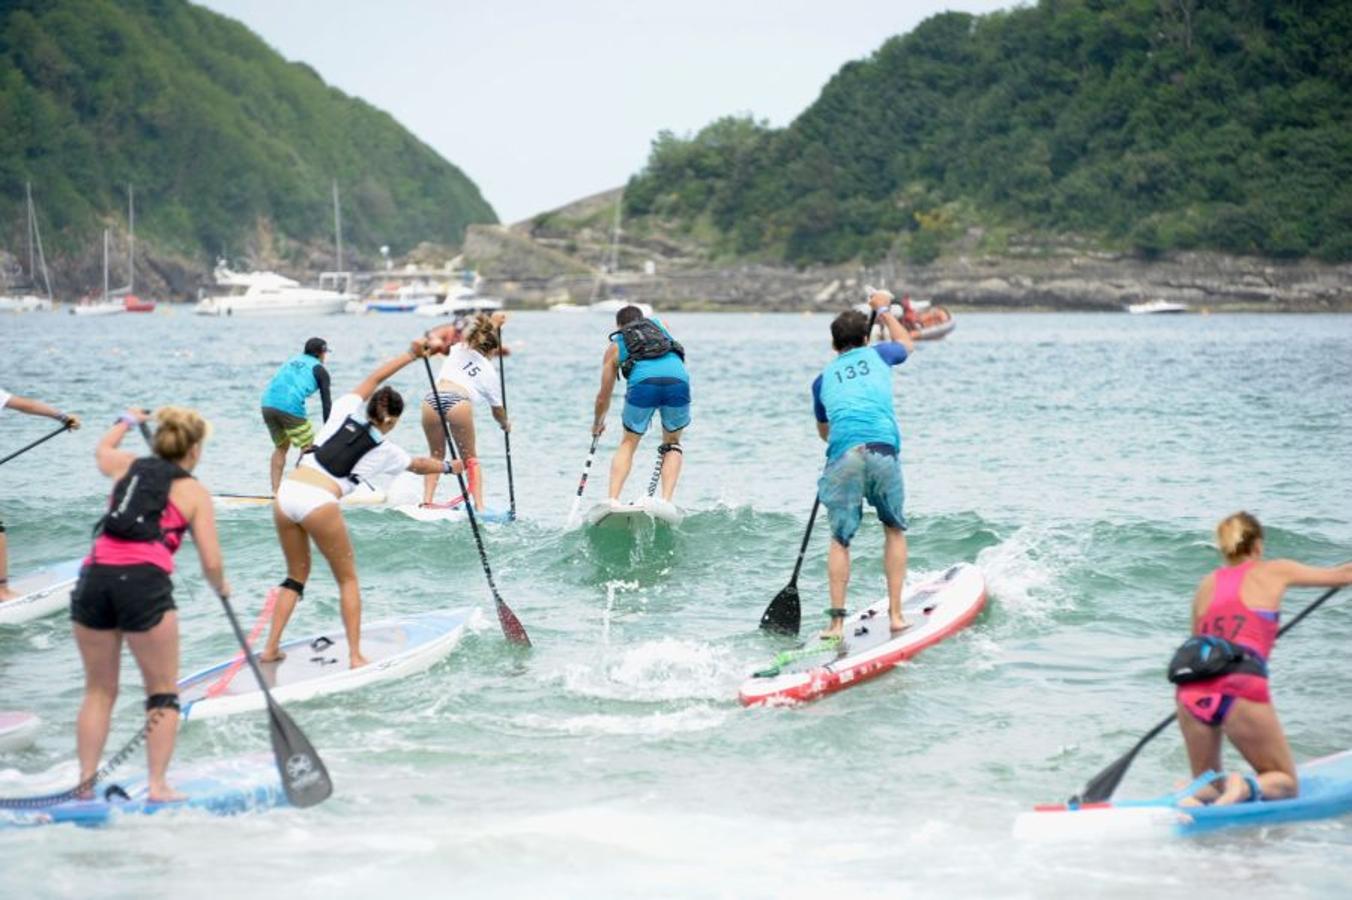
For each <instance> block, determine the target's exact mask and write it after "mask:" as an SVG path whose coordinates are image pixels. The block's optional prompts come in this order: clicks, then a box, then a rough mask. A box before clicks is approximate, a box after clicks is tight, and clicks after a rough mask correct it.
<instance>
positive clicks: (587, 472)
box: [568, 434, 601, 525]
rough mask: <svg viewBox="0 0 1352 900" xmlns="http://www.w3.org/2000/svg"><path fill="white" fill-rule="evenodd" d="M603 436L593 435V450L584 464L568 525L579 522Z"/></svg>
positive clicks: (588, 453) (589, 452) (589, 451)
mask: <svg viewBox="0 0 1352 900" xmlns="http://www.w3.org/2000/svg"><path fill="white" fill-rule="evenodd" d="M600 442H601V435H599V434H594V435H592V442H591V449H590V450H588V451H587V461H586V462H585V463H583V464H582V477H581V478H579V479H578V481H577V496H576V497H574V498H573V508H572V509H571V510H570V511H569V512H568V524H569V525H572V524H573V522H575V521H577V511H578V509H579V508H580V507H581V506H582V492H583V491H585V490H586V489H587V478H588V477H590V476H591V467H592V461H593V460H594V459H596V446H597V444H599V443H600Z"/></svg>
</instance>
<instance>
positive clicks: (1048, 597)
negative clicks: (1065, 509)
mask: <svg viewBox="0 0 1352 900" xmlns="http://www.w3.org/2000/svg"><path fill="white" fill-rule="evenodd" d="M1082 552H1083V551H1082V547H1081V546H1080V542H1079V541H1078V540H1076V539H1075V538H1074V537H1073V536H1071V535H1068V534H1065V533H1056V534H1052V533H1051V530H1050V529H1048V528H1045V527H1042V526H1036V525H1029V526H1025V527H1023V528H1020V529H1018V530H1017V531H1015V532H1014V533H1013V534H1012V535H1010V536H1009V537H1008V538H1006V539H1005V540H1004V541H1001V542H1000V543H999V544H996V545H995V546H994V547H987V548H986V549H984V550H982V551H981V552H980V553H978V554H977V557H976V564H977V566H978V568H980V569H981V573H982V574H983V575H984V576H985V578H986V588H987V590H988V592H989V596H990V598H991V599H993V600H995V601H997V602H999V604H1000V607H1001V609H1003V610H1005V611H1006V612H1009V613H1010V614H1012V615H1015V616H1022V617H1026V618H1031V619H1045V618H1047V617H1049V616H1051V615H1052V614H1053V613H1054V612H1056V611H1057V610H1060V609H1066V608H1069V607H1071V606H1073V605H1074V603H1073V600H1072V598H1071V597H1070V596H1069V595H1068V594H1067V593H1066V592H1065V591H1064V590H1062V588H1061V583H1062V579H1063V576H1064V574H1065V572H1066V570H1067V569H1068V568H1069V567H1070V565H1071V564H1073V563H1074V562H1075V561H1076V560H1078V559H1079V558H1080V557H1081V556H1082Z"/></svg>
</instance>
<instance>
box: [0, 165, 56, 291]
mask: <svg viewBox="0 0 1352 900" xmlns="http://www.w3.org/2000/svg"><path fill="white" fill-rule="evenodd" d="M24 190H25V194H26V198H27V200H28V274H27V279H26V280H27V284H26V285H24V286H23V288H22V291H23V292H22V293H20V292H19V291H18V290H15V289H14V287H13V286H11V287H10V288H9V289H8V290H11V291H14V292H13V293H3V294H0V312H46V311H49V310H50V309H51V308H52V282H51V279H50V278H48V277H47V259H46V257H45V256H44V255H43V253H42V233H41V232H40V231H39V230H38V215H37V212H36V210H34V208H33V185H32V184H26V185H24ZM35 251H36V255H35ZM39 271H41V272H42V280H43V283H44V284H45V285H46V286H47V295H46V296H45V297H44V296H41V295H39V294H38V293H37V277H38V272H39ZM20 283H21V284H22V282H20Z"/></svg>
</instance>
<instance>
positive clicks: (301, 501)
mask: <svg viewBox="0 0 1352 900" xmlns="http://www.w3.org/2000/svg"><path fill="white" fill-rule="evenodd" d="M442 349H444V345H443V344H442V343H441V341H440V340H439V339H428V338H419V339H418V340H416V341H414V342H413V344H412V346H411V347H410V348H409V351H408V353H405V354H403V355H401V356H397V357H395V358H393V359H391V360H388V361H386V362H384V363H382V364H381V365H380V366H378V367H377V368H376V370H375V371H374V372H372V373H371V374H370V375H368V376H367V378H366V380H365V381H363V382H362V383H361V384H359V385H357V388H356V390H354V391H353V392H352V393H350V394H344V395H343V396H342V397H339V398H338V400H337V402H335V403H334V404H333V413H332V415H330V416H329V419H328V421H327V422H325V423H324V427H323V429H322V430H321V431H320V432H319V436H318V437H317V438H316V439H315V447H314V451H313V452H311V453H307V454H305V455H304V456H302V457H301V461H300V465H298V466H296V468H294V469H292V470H291V471H290V472H289V473H288V474H287V476H286V479H285V480H283V481H282V485H281V487H280V488H278V490H277V497H276V499H275V500H274V501H273V504H272V520H273V524H275V525H276V526H277V540H278V541H279V542H280V543H281V545H282V553H283V554H284V555H285V556H286V580H284V581H283V582H282V583H281V589H280V590H279V591H278V592H277V605H276V607H275V608H274V610H273V614H272V628H271V630H270V631H269V632H268V640H267V645H266V646H265V647H264V648H263V652H262V653H261V654H260V655H259V657H258V658H259V660H260V661H262V662H276V661H277V660H280V659H282V658H284V657H285V655H286V654H284V653H283V652H282V651H281V650H280V649H279V648H280V645H281V640H282V632H283V631H284V630H285V629H286V623H287V621H288V620H290V618H291V613H292V612H293V611H294V610H295V608H296V601H298V600H299V599H300V597H301V594H302V593H304V591H305V581H306V579H307V578H309V576H310V541H311V540H313V541H314V542H315V546H316V547H318V548H319V552H320V553H322V554H324V558H325V559H326V560H328V563H329V569H330V570H331V571H332V572H333V577H334V580H335V581H337V582H338V597H339V608H340V610H341V611H342V616H343V630H344V631H345V632H346V634H347V646H348V660H349V663H350V665H351V667H352V668H354V669H355V668H357V667H358V666H363V665H366V658H365V657H363V656H362V655H361V590H360V588H359V587H358V584H357V561H356V556H355V554H354V553H353V551H352V539H351V538H350V537H349V536H348V533H347V523H346V522H345V521H344V520H343V509H342V506H340V505H339V502H338V501H340V500H341V499H342V498H343V497H345V496H347V495H348V494H350V493H351V492H352V491H353V490H354V489H355V488H356V487H357V485H358V484H359V483H360V482H361V481H362V480H363V479H366V480H369V479H372V478H376V477H379V476H382V475H396V474H398V473H400V472H404V471H409V472H416V473H417V474H419V475H426V474H428V473H430V472H441V473H445V474H450V473H459V472H463V471H464V467H463V465H462V464H461V463H460V462H459V460H457V461H455V462H454V463H452V462H449V461H447V462H442V461H441V460H439V459H432V458H431V457H428V456H418V457H412V456H409V454H408V451H406V450H404V449H403V448H402V447H400V446H398V445H397V444H395V443H393V442H392V441H387V440H385V439H384V437H385V435H387V434H389V433H390V432H391V431H393V430H394V427H395V426H396V425H398V424H399V416H400V415H402V414H403V412H404V398H403V397H402V396H401V395H400V394H399V392H398V391H396V390H395V389H394V388H392V387H390V386H389V385H385V386H384V387H381V382H383V381H384V380H385V379H387V378H389V377H391V376H392V375H394V374H395V373H396V372H398V371H399V370H400V369H402V368H404V366H406V365H408V364H409V363H411V362H413V361H414V360H417V359H422V358H423V357H424V356H428V355H430V354H431V353H435V352H438V351H440V350H442Z"/></svg>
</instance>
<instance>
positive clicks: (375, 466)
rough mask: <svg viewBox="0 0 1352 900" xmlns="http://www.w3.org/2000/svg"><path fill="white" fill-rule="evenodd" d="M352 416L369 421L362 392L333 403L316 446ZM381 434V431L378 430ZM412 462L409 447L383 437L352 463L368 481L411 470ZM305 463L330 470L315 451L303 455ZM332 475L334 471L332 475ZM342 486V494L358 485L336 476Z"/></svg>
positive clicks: (313, 467)
mask: <svg viewBox="0 0 1352 900" xmlns="http://www.w3.org/2000/svg"><path fill="white" fill-rule="evenodd" d="M348 416H351V417H352V418H353V419H355V420H356V421H358V422H361V423H363V424H366V422H367V419H366V401H365V400H363V399H362V398H361V395H360V394H344V395H343V396H341V397H339V398H338V400H337V401H336V402H335V403H334V404H333V409H332V410H331V411H330V412H329V418H328V420H327V421H326V422H324V427H323V428H321V429H319V434H318V435H317V436H316V437H315V446H318V445H320V444H322V443H324V442H325V441H326V440H328V439H329V438H330V437H332V436H333V435H334V434H335V433H336V432H337V431H338V429H339V428H341V427H342V425H343V422H344V421H345V420H346V419H347V417H348ZM376 436H377V437H379V436H380V435H379V433H378V432H377V433H376ZM412 462H413V457H411V456H409V454H408V451H407V450H405V449H404V448H403V447H400V446H399V445H398V444H396V443H394V442H393V441H387V440H383V439H382V440H381V441H380V443H379V444H377V445H376V446H375V447H374V448H373V449H372V450H371V451H370V452H369V453H367V454H366V455H365V456H363V457H362V458H361V459H359V460H357V464H356V465H355V466H353V467H352V474H353V475H355V476H357V477H358V478H361V479H362V480H365V481H370V480H371V479H372V478H377V477H379V476H381V475H398V474H399V473H400V472H404V471H407V470H408V467H409V465H410V464H411V463H412ZM300 464H301V465H302V466H309V467H310V468H311V469H317V470H318V471H320V472H324V474H325V475H329V473H328V472H327V471H326V470H325V469H324V467H323V466H321V465H320V464H319V461H318V460H316V459H315V456H314V454H313V453H307V454H305V455H304V456H302V457H301V458H300ZM329 477H330V478H333V476H332V475H329ZM333 480H334V481H335V482H336V483H337V484H338V487H339V488H341V489H342V491H343V496H344V497H346V496H347V495H348V494H350V493H352V492H353V491H354V490H356V488H357V485H356V484H355V483H354V482H353V481H352V479H350V478H333Z"/></svg>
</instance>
